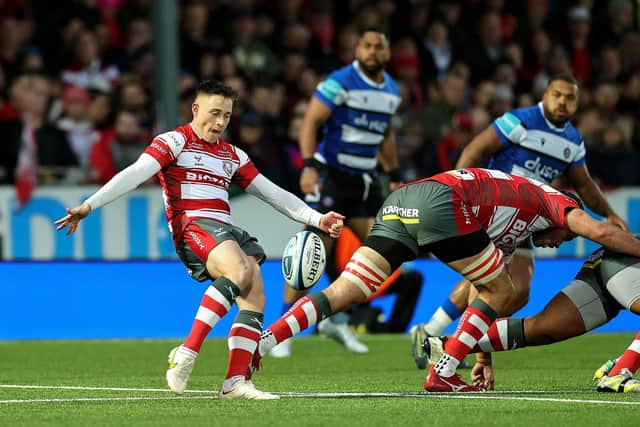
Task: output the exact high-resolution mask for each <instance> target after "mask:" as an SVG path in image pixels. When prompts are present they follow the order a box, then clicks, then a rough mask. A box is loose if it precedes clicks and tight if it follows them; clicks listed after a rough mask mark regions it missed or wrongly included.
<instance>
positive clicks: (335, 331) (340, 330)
mask: <svg viewBox="0 0 640 427" xmlns="http://www.w3.org/2000/svg"><path fill="white" fill-rule="evenodd" d="M318 332H320V333H321V334H325V335H327V336H328V337H330V338H333V339H334V340H336V341H338V342H339V343H340V344H342V345H343V346H344V347H345V348H346V349H347V350H349V351H350V352H352V353H356V354H366V353H368V352H369V347H367V346H366V345H365V344H363V343H362V342H360V340H358V337H357V336H356V334H355V332H353V330H352V329H351V328H350V327H349V325H347V324H346V323H334V322H332V321H331V319H330V318H327V319H324V320H322V321H321V322H320V323H318Z"/></svg>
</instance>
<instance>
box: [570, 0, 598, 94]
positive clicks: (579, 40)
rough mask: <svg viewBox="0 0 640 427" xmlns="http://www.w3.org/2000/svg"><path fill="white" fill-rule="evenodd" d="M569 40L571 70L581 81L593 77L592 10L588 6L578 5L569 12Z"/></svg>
mask: <svg viewBox="0 0 640 427" xmlns="http://www.w3.org/2000/svg"><path fill="white" fill-rule="evenodd" d="M567 19H568V21H569V40H568V42H567V48H568V49H569V52H570V56H571V72H572V74H573V75H574V76H575V77H576V78H577V79H578V80H579V81H581V82H587V81H589V79H590V78H591V63H592V62H593V61H592V58H591V48H590V47H591V46H590V39H589V37H590V34H591V12H590V11H589V9H588V8H587V7H586V6H582V5H577V6H574V7H572V8H571V9H569V11H568V12H567Z"/></svg>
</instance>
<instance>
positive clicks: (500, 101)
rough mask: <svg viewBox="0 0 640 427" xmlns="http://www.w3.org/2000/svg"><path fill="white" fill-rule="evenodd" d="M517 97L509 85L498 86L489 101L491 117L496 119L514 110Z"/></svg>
mask: <svg viewBox="0 0 640 427" xmlns="http://www.w3.org/2000/svg"><path fill="white" fill-rule="evenodd" d="M514 104H515V95H514V93H513V89H511V87H510V86H507V85H503V84H500V85H496V86H495V88H494V89H493V92H492V93H491V99H490V100H489V116H491V118H492V119H496V118H498V117H500V116H502V115H503V114H504V113H506V112H507V111H509V110H513V107H514Z"/></svg>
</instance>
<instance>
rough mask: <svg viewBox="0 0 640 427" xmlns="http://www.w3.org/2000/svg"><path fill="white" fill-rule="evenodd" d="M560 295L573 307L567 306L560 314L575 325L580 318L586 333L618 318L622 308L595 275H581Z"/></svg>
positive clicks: (560, 310)
mask: <svg viewBox="0 0 640 427" xmlns="http://www.w3.org/2000/svg"><path fill="white" fill-rule="evenodd" d="M559 295H564V296H565V297H566V298H567V300H569V301H570V305H571V306H572V307H569V304H565V306H564V307H562V308H559V309H557V311H558V314H559V315H560V316H562V318H563V319H567V320H566V322H567V323H569V322H570V321H572V320H573V323H576V324H577V323H579V322H577V321H576V320H575V319H576V318H579V319H580V323H582V325H583V328H584V331H585V332H588V331H591V330H593V329H595V328H597V327H598V326H601V325H604V324H605V323H607V322H608V321H609V320H611V319H613V318H614V317H615V316H617V315H618V313H619V312H620V308H621V307H620V305H619V304H618V303H617V302H616V301H615V300H614V299H613V298H612V297H611V295H610V294H609V293H608V292H607V290H606V289H604V288H603V286H602V284H601V283H600V282H599V281H598V280H597V279H596V277H595V275H584V274H582V273H579V274H578V276H576V278H575V279H573V280H572V281H571V283H569V284H568V285H567V286H565V287H564V288H563V289H562V291H561V292H560V294H559ZM556 298H558V297H556ZM569 324H570V323H569Z"/></svg>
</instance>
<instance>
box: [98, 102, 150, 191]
mask: <svg viewBox="0 0 640 427" xmlns="http://www.w3.org/2000/svg"><path fill="white" fill-rule="evenodd" d="M146 146H147V141H146V139H145V134H144V132H143V131H142V129H141V128H140V125H139V124H138V120H137V118H136V116H135V115H133V114H131V113H130V112H128V111H120V112H119V113H118V114H117V115H116V120H115V123H114V126H113V129H108V130H105V131H104V132H103V133H102V135H101V136H100V139H99V140H98V141H97V142H96V143H95V144H94V146H93V147H92V150H91V153H90V155H89V163H90V165H89V166H90V169H91V173H90V178H91V181H93V182H94V183H99V184H104V183H106V182H107V181H109V180H110V179H111V178H112V177H113V176H114V175H115V174H116V173H118V172H120V171H121V170H122V169H124V168H126V167H127V166H129V165H130V164H132V163H133V162H135V161H136V160H137V158H138V156H140V154H142V152H143V151H144V149H145V148H146Z"/></svg>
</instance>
